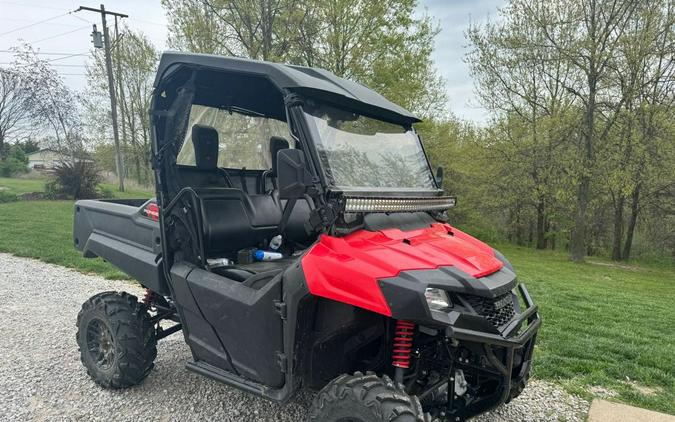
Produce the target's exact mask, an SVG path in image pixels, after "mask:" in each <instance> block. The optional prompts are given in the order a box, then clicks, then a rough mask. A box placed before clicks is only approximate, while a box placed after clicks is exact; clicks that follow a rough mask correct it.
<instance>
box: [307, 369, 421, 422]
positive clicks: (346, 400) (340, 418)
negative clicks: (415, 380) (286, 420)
mask: <svg viewBox="0 0 675 422" xmlns="http://www.w3.org/2000/svg"><path fill="white" fill-rule="evenodd" d="M430 420H431V418H430V417H429V415H428V414H425V413H424V411H423V410H422V405H421V404H420V401H419V400H418V399H417V397H416V396H410V395H408V394H407V393H406V392H405V391H404V390H403V387H402V386H400V385H398V386H397V385H396V384H395V383H394V382H393V381H392V380H391V379H390V378H389V377H388V376H386V375H385V376H384V377H378V376H377V375H375V374H373V373H368V374H366V375H364V374H362V373H361V372H356V373H355V374H354V375H341V376H339V377H337V378H336V379H334V380H333V381H331V382H329V383H328V385H326V386H325V387H324V388H323V389H322V390H321V391H320V392H319V394H317V395H316V397H315V398H314V401H313V403H312V407H311V409H310V412H309V417H308V421H309V422H429V421H430Z"/></svg>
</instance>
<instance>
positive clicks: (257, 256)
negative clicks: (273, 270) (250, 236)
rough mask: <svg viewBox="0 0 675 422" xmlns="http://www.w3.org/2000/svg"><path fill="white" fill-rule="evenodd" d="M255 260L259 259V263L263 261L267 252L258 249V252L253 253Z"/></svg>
mask: <svg viewBox="0 0 675 422" xmlns="http://www.w3.org/2000/svg"><path fill="white" fill-rule="evenodd" d="M253 258H255V259H257V260H258V261H262V260H263V259H264V258H265V252H263V251H261V250H260V249H258V250H257V251H255V252H253Z"/></svg>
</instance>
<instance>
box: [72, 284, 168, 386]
mask: <svg viewBox="0 0 675 422" xmlns="http://www.w3.org/2000/svg"><path fill="white" fill-rule="evenodd" d="M76 338H77V344H78V346H79V348H80V359H81V360H82V363H83V364H84V366H85V368H87V373H88V374H89V376H90V377H91V378H92V379H93V380H94V381H95V382H96V383H97V384H99V385H101V386H102V387H105V388H125V387H130V386H132V385H136V384H138V383H140V382H141V381H142V380H143V379H145V377H146V376H148V374H149V373H150V371H151V370H152V367H153V365H154V364H153V361H154V360H155V357H156V356H157V341H156V340H155V331H154V327H153V325H152V323H151V322H150V315H149V314H148V311H147V308H146V307H145V305H143V304H142V303H139V302H138V299H137V298H136V296H132V295H130V294H128V293H125V292H105V293H100V294H98V295H96V296H93V297H92V298H90V299H89V300H87V301H86V302H85V303H84V304H83V305H82V309H81V310H80V313H79V314H78V315H77V335H76Z"/></svg>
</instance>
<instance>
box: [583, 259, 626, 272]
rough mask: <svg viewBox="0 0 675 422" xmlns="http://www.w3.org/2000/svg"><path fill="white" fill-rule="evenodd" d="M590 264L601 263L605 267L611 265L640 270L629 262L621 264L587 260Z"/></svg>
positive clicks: (612, 266)
mask: <svg viewBox="0 0 675 422" xmlns="http://www.w3.org/2000/svg"><path fill="white" fill-rule="evenodd" d="M586 262H587V263H588V264H593V265H600V266H603V267H611V268H621V269H622V270H629V271H637V270H639V268H638V267H635V266H633V265H627V264H619V263H616V262H601V261H590V260H587V261H586Z"/></svg>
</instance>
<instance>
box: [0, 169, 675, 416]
mask: <svg viewBox="0 0 675 422" xmlns="http://www.w3.org/2000/svg"><path fill="white" fill-rule="evenodd" d="M4 180H5V179H0V185H4V183H5V182H4ZM11 180H12V181H15V180H17V179H11ZM17 182H18V183H19V184H20V183H23V181H18V180H17ZM19 189H20V187H19ZM138 193H140V192H128V193H127V194H128V195H130V196H138V195H137V194H138ZM144 196H146V197H147V196H148V193H147V192H145V195H144ZM72 221H73V201H35V202H28V201H26V202H14V203H6V204H0V251H3V252H10V253H13V254H15V255H19V256H27V257H32V258H37V259H41V260H43V261H46V262H50V263H54V264H59V265H63V266H66V267H70V268H75V269H77V270H79V271H83V272H86V273H97V274H101V275H103V276H105V277H107V278H123V277H125V276H124V274H122V273H120V272H119V271H117V270H116V269H115V268H113V267H112V266H111V265H110V264H108V263H106V262H104V261H103V260H101V259H84V258H82V257H81V255H80V254H79V253H78V252H77V251H76V250H75V249H74V248H73V246H72V233H71V231H72ZM500 249H501V251H502V252H503V253H504V254H505V255H506V256H507V257H509V259H510V260H511V261H512V263H513V264H514V266H515V268H516V271H517V272H518V275H519V279H520V280H521V281H522V282H524V283H526V285H527V287H528V289H529V290H530V293H531V294H532V296H533V298H534V300H535V301H536V302H537V303H538V304H539V306H540V309H541V315H542V318H543V325H542V328H541V330H540V333H539V337H538V344H537V347H536V353H535V364H534V376H535V377H536V378H539V379H545V380H551V381H554V382H557V383H559V384H561V385H563V386H564V387H565V388H567V389H568V391H571V392H573V393H577V394H581V395H583V396H585V397H588V398H591V393H590V392H589V391H590V390H589V389H590V388H591V387H593V386H601V387H604V388H605V389H608V390H612V391H614V392H616V394H617V396H616V399H617V400H620V401H623V402H626V403H630V404H633V405H636V406H640V407H645V408H649V409H654V410H658V411H662V412H666V413H670V414H675V271H673V268H672V267H667V266H646V265H641V266H638V265H631V266H623V265H622V266H618V265H615V264H613V263H612V262H610V261H606V260H601V259H596V258H591V259H589V262H588V263H586V264H573V263H571V262H570V261H569V260H568V259H567V255H566V254H562V253H555V252H538V251H533V250H531V249H526V248H519V247H514V246H509V245H505V246H501V247H500ZM629 380H630V382H633V383H637V384H638V385H643V386H646V387H650V388H652V389H654V390H656V392H655V393H654V394H642V393H640V392H639V391H637V390H636V389H634V388H633V387H632V386H631V384H630V383H629V382H628V381H629Z"/></svg>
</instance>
